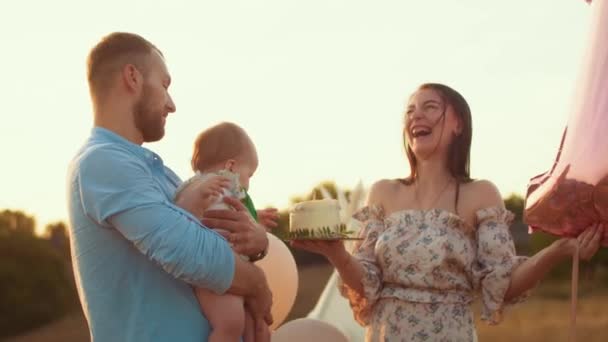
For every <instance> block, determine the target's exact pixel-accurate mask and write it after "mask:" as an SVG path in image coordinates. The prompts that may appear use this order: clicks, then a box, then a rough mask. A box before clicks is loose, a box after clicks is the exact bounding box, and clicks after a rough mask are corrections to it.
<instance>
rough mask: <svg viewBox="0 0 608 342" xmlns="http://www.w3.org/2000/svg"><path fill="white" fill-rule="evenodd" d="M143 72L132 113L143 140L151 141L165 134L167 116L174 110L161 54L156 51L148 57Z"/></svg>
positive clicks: (168, 76)
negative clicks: (140, 89)
mask: <svg viewBox="0 0 608 342" xmlns="http://www.w3.org/2000/svg"><path fill="white" fill-rule="evenodd" d="M143 74H144V81H143V88H142V91H141V93H140V96H139V99H138V100H137V102H136V103H135V105H134V108H133V113H134V115H135V126H136V127H137V129H139V131H140V132H141V134H142V137H143V140H144V142H153V141H158V140H160V139H161V138H162V137H163V136H164V135H165V123H166V120H167V116H168V115H169V113H173V112H175V104H174V103H173V99H171V95H169V85H170V84H171V76H170V75H169V71H168V70H167V66H166V65H165V61H164V60H163V58H162V56H161V55H160V54H159V53H157V52H156V51H155V52H153V53H152V55H151V56H150V57H149V62H148V65H147V69H146V71H145V72H144V73H143Z"/></svg>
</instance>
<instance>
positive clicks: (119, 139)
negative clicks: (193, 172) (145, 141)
mask: <svg viewBox="0 0 608 342" xmlns="http://www.w3.org/2000/svg"><path fill="white" fill-rule="evenodd" d="M91 137H92V138H93V139H99V140H102V141H106V142H107V141H109V142H113V143H116V144H120V145H121V146H124V147H125V148H127V149H128V150H129V151H131V152H133V153H135V154H136V155H137V156H139V157H142V158H143V159H144V160H145V161H146V162H148V163H149V164H150V165H158V164H160V165H163V161H162V159H161V158H160V156H159V155H158V154H156V153H154V152H152V151H151V150H149V149H147V148H145V147H143V146H141V145H137V144H135V143H133V142H132V141H130V140H128V139H126V138H125V137H123V136H121V135H118V134H116V133H114V132H112V131H110V130H109V129H106V128H103V127H93V130H92V132H91Z"/></svg>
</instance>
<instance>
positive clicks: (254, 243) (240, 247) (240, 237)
mask: <svg viewBox="0 0 608 342" xmlns="http://www.w3.org/2000/svg"><path fill="white" fill-rule="evenodd" d="M224 202H225V203H226V204H228V205H229V206H231V207H232V208H234V209H235V210H208V211H205V212H204V214H203V216H204V217H203V219H202V222H203V224H204V225H206V226H207V227H210V228H215V229H224V230H227V231H228V232H229V233H228V234H227V235H226V236H227V239H228V241H230V242H231V243H232V245H233V249H234V251H235V252H237V253H239V254H243V255H249V256H255V255H258V254H260V253H262V252H264V251H265V250H266V248H268V237H267V236H266V229H264V228H263V227H261V226H260V225H258V224H257V223H256V222H254V221H253V219H252V218H251V216H250V215H249V213H248V212H247V208H245V206H244V205H243V204H242V203H241V202H240V201H239V200H237V199H234V198H231V197H225V198H224Z"/></svg>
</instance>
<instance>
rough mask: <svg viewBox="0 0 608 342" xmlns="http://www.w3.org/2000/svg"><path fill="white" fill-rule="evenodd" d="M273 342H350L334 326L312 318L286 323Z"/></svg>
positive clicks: (274, 335) (273, 338)
mask: <svg viewBox="0 0 608 342" xmlns="http://www.w3.org/2000/svg"><path fill="white" fill-rule="evenodd" d="M271 341H272V342H310V341H312V342H348V338H346V336H344V334H343V333H342V332H341V331H340V330H339V329H338V328H336V327H334V326H333V325H331V324H329V323H326V322H323V321H319V320H316V319H311V318H300V319H296V320H293V321H290V322H287V323H285V325H283V326H282V327H280V328H279V329H278V330H277V331H275V332H274V333H273V334H272V338H271Z"/></svg>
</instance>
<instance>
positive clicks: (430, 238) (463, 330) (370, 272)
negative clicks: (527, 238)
mask: <svg viewBox="0 0 608 342" xmlns="http://www.w3.org/2000/svg"><path fill="white" fill-rule="evenodd" d="M354 217H355V218H356V219H357V220H359V221H362V222H363V223H364V226H363V228H362V229H361V231H360V233H359V236H360V237H362V238H363V240H362V241H359V242H358V243H357V244H356V245H355V246H354V248H353V252H352V253H353V256H354V257H355V258H357V259H358V260H360V262H361V264H362V265H363V268H364V270H365V275H364V278H363V287H364V294H359V293H358V292H356V291H354V290H353V289H351V288H350V287H348V286H347V285H345V284H344V283H342V282H340V283H339V287H340V291H341V293H342V295H343V296H345V297H346V298H347V299H348V300H349V302H350V305H351V308H352V309H353V312H354V315H355V319H356V320H357V321H358V322H359V323H360V324H361V325H363V326H365V327H366V340H367V341H374V342H375V341H391V342H393V341H395V342H396V341H408V342H409V341H446V342H447V341H467V342H468V341H475V340H476V339H477V337H476V332H475V325H474V320H473V314H472V312H471V308H470V304H471V302H472V301H473V299H474V296H475V294H476V293H481V296H482V304H483V306H482V317H481V318H482V319H483V320H485V321H488V322H489V323H490V324H496V323H498V322H499V321H500V318H501V317H500V316H501V312H502V309H503V307H504V305H505V304H511V303H515V302H518V301H520V300H523V299H524V297H525V296H526V295H522V296H520V297H519V298H516V299H514V300H512V301H511V303H504V302H503V298H504V294H505V292H506V291H507V288H508V287H509V282H510V275H511V271H512V270H513V269H514V267H515V266H517V265H519V264H520V263H521V262H523V261H524V260H525V257H519V256H516V255H515V247H514V244H513V239H512V237H511V233H510V232H509V226H510V223H511V221H512V218H513V214H512V213H511V212H509V211H508V210H506V209H504V208H498V207H494V208H487V209H483V210H479V211H478V212H477V213H476V217H477V227H472V226H470V225H469V224H467V223H466V222H465V221H464V220H463V219H462V218H460V217H459V216H457V215H455V214H453V213H451V212H448V211H445V210H441V209H431V210H426V211H422V210H401V211H397V212H394V213H392V214H391V215H388V216H385V214H384V211H383V209H382V208H381V207H379V206H367V207H364V208H362V209H361V210H359V211H358V212H357V213H356V214H355V216H354Z"/></svg>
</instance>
